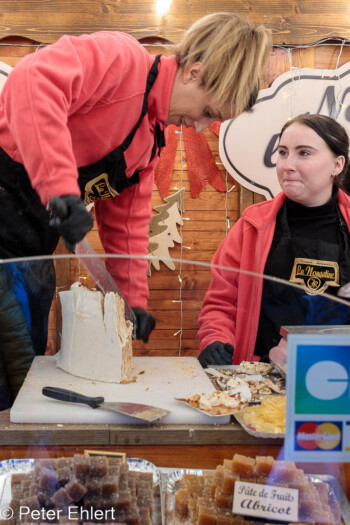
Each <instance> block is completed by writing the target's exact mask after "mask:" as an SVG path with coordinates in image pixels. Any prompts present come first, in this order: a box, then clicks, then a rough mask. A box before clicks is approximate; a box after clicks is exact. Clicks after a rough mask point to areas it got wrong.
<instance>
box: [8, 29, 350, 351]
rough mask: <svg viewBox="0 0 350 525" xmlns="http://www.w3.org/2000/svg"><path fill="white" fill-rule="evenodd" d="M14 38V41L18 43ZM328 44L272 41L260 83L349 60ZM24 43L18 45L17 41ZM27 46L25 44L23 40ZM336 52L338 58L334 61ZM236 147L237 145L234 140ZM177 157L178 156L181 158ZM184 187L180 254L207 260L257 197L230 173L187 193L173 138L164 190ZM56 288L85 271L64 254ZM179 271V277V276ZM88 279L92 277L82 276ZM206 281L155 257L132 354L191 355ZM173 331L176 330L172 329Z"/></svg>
mask: <svg viewBox="0 0 350 525" xmlns="http://www.w3.org/2000/svg"><path fill="white" fill-rule="evenodd" d="M19 44H20V45H19ZM327 44H328V45H316V46H312V47H307V48H301V49H292V50H291V52H290V53H289V52H288V49H286V48H283V47H278V46H275V47H274V49H273V50H272V52H271V56H270V60H269V65H268V70H267V71H266V72H265V78H264V84H263V87H266V86H268V85H270V84H271V82H272V81H273V79H274V78H276V77H277V76H278V75H280V74H281V73H283V72H285V71H288V70H289V68H290V64H292V65H293V66H294V67H316V68H326V69H332V68H334V67H335V66H336V64H337V62H338V65H339V66H340V65H342V64H343V63H345V62H347V61H349V60H350V51H349V49H350V48H349V47H347V46H344V48H343V50H342V54H341V56H340V57H339V56H338V55H339V51H340V46H339V43H337V42H334V43H333V45H330V44H331V42H328V43H327ZM23 45H24V47H23ZM29 45H31V46H33V47H26V46H29ZM36 48H37V47H36V44H35V43H34V42H33V41H29V40H23V39H18V38H16V37H11V38H7V39H5V40H2V41H1V47H0V60H2V61H4V62H7V63H9V64H11V65H15V64H16V63H17V62H18V60H19V59H20V58H21V56H23V55H24V54H27V53H29V52H33V51H34V50H35V49H36ZM149 51H150V52H151V53H158V52H159V51H161V52H164V53H167V50H166V48H160V47H159V46H158V47H156V46H153V47H152V46H151V47H149ZM338 58H339V61H338ZM205 136H206V139H207V141H208V144H209V146H210V149H211V151H212V154H213V155H214V158H215V160H216V161H217V162H218V163H220V159H219V154H218V139H217V137H216V136H215V135H214V134H213V133H212V132H211V131H209V130H207V131H206V132H205ZM237 147H239V145H238V146H237ZM181 158H182V160H183V162H181ZM219 168H220V170H221V171H222V176H223V178H224V179H225V178H226V176H227V175H226V172H225V170H224V169H223V167H222V166H221V165H220V164H219ZM181 180H182V187H184V188H185V213H184V217H187V218H189V219H190V220H189V221H185V222H184V226H183V229H182V232H183V244H184V245H185V246H187V247H188V248H190V249H183V258H184V259H191V260H192V259H193V260H196V261H203V262H209V261H210V259H211V257H212V255H213V254H214V252H215V250H216V248H217V247H218V246H219V244H220V242H221V240H222V239H223V238H224V236H225V233H226V225H227V222H226V216H227V218H228V219H229V221H230V226H231V227H232V225H233V224H234V222H235V221H236V220H237V218H238V217H239V215H240V213H241V212H242V211H243V209H244V208H245V207H246V206H247V205H249V204H252V203H253V202H258V201H260V200H261V197H260V196H259V195H255V194H253V193H251V192H249V191H248V190H245V189H244V188H241V187H239V185H238V184H236V183H235V182H234V181H233V180H232V179H231V177H230V176H228V186H229V187H230V188H231V186H232V184H235V188H234V189H233V190H232V191H231V192H230V193H228V194H227V195H226V194H225V193H224V192H223V193H222V192H218V191H216V190H215V189H214V188H212V187H211V186H209V185H207V186H206V187H205V188H204V190H203V191H202V193H201V195H200V196H199V197H198V198H196V199H193V198H192V197H191V194H190V191H189V180H188V174H187V165H186V153H185V149H184V144H183V142H182V141H179V145H178V151H177V155H176V159H175V164H174V171H173V179H172V184H171V189H170V193H173V192H175V191H177V189H178V188H180V182H181ZM163 202H164V201H163V200H162V198H161V196H160V195H159V192H158V190H157V188H156V187H154V192H153V199H152V207H154V206H157V205H159V204H162V203H163ZM89 239H90V241H91V243H92V244H93V246H94V247H95V249H96V250H97V251H99V252H102V248H101V245H100V243H99V239H98V234H97V232H96V230H93V231H92V232H91V233H90V234H89ZM64 252H65V248H64V247H63V246H62V245H61V244H60V246H59V248H58V250H57V253H64ZM179 255H180V246H179V245H176V246H175V248H174V249H172V250H171V256H172V257H179ZM56 267H57V279H58V289H60V288H67V287H68V286H69V284H70V283H72V282H74V280H76V279H77V277H78V276H79V272H80V275H81V276H83V277H86V274H85V272H83V271H82V270H81V269H79V268H78V266H77V265H76V263H75V262H73V263H71V264H69V265H68V264H67V262H66V261H65V260H59V261H58V262H57V266H56ZM179 274H180V276H181V281H182V282H181V283H180V281H179ZM85 282H86V283H87V284H88V285H91V284H92V282H91V281H90V280H89V278H87V280H86V281H85ZM209 282H210V271H209V269H208V268H204V267H201V266H195V265H193V264H186V263H185V262H183V263H182V269H181V273H180V265H179V264H177V267H176V270H175V271H170V270H169V269H167V268H166V267H165V266H164V265H163V264H162V263H161V270H160V271H159V272H158V271H156V270H154V269H152V275H151V277H150V278H149V287H150V301H149V310H150V311H151V312H153V313H154V315H155V316H156V319H157V327H156V330H155V331H154V332H153V334H152V336H151V339H150V342H149V343H148V344H143V343H140V342H136V343H135V345H134V349H135V354H136V355H140V354H142V355H146V354H147V355H177V354H178V353H179V351H181V355H197V354H198V343H197V340H196V332H197V328H198V324H197V318H198V314H199V311H200V305H201V301H202V298H203V296H204V293H205V291H206V289H207V287H208V284H209ZM180 284H181V297H182V303H179V302H173V301H178V300H179V294H180ZM57 305H58V302H57V300H55V301H54V303H53V307H52V310H51V315H50V330H49V342H48V348H47V353H50V354H52V353H55V351H56V349H57V340H59V333H60V319H59V308H58V306H57ZM181 328H182V332H181V333H179V330H180V329H181ZM174 334H177V335H174Z"/></svg>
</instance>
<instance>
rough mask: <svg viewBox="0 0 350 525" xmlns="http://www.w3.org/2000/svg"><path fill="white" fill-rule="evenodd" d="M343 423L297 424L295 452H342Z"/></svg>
mask: <svg viewBox="0 0 350 525" xmlns="http://www.w3.org/2000/svg"><path fill="white" fill-rule="evenodd" d="M342 429H343V427H342V422H338V421H337V422H335V421H332V422H324V421H322V422H319V423H316V422H312V423H310V422H300V421H298V422H296V423H295V450H310V451H311V450H315V451H320V450H325V451H327V450H342Z"/></svg>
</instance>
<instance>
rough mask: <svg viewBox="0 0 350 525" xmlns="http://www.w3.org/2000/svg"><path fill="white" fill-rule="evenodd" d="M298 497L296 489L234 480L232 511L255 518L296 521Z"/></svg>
mask: <svg viewBox="0 0 350 525" xmlns="http://www.w3.org/2000/svg"><path fill="white" fill-rule="evenodd" d="M298 498H299V491H298V490H296V489H287V488H284V487H274V486H272V485H260V484H259V483H248V482H244V481H236V483H235V491H234V496H233V508H232V511H233V513H234V514H243V515H244V516H255V517H257V518H268V519H273V520H279V521H288V522H292V521H298Z"/></svg>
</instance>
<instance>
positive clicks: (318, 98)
mask: <svg viewBox="0 0 350 525" xmlns="http://www.w3.org/2000/svg"><path fill="white" fill-rule="evenodd" d="M349 80H350V62H348V63H346V64H344V65H343V66H342V67H340V68H338V69H337V70H330V69H328V70H327V69H323V70H320V69H312V68H300V69H298V68H294V69H293V70H292V71H289V72H287V73H284V74H283V75H280V76H279V77H277V78H276V80H274V82H273V83H272V84H271V87H269V88H268V89H262V90H261V91H260V93H259V97H258V100H257V103H256V104H255V106H254V108H253V111H252V112H251V113H242V114H241V115H239V117H237V118H236V119H231V120H227V121H225V122H223V123H222V124H221V127H220V135H219V153H220V157H221V159H222V162H223V164H224V166H225V168H226V170H227V171H228V173H229V174H230V175H231V176H232V177H233V178H234V179H235V180H236V181H238V182H239V184H241V185H242V186H244V187H245V188H248V189H249V190H251V191H253V192H255V193H260V194H261V195H264V196H265V197H266V199H271V198H273V197H275V196H276V195H277V193H279V192H280V191H281V188H280V185H279V183H278V180H277V175H276V159H277V145H278V140H279V133H280V131H281V129H282V127H283V125H284V124H285V122H286V121H287V120H288V118H290V117H295V116H297V115H299V114H305V113H319V114H322V115H327V116H330V117H333V118H335V119H337V120H338V122H339V123H340V124H342V125H343V126H344V127H345V129H346V130H347V131H348V132H349V133H350V87H348V86H349V84H350V82H349Z"/></svg>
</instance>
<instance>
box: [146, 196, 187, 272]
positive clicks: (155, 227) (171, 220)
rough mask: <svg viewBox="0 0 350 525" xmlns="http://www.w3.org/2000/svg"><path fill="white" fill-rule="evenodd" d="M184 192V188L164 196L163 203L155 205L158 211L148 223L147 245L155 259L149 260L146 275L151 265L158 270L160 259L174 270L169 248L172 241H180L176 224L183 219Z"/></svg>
mask: <svg viewBox="0 0 350 525" xmlns="http://www.w3.org/2000/svg"><path fill="white" fill-rule="evenodd" d="M184 193H185V188H183V189H181V190H179V191H177V192H176V193H173V195H170V196H169V197H166V198H165V199H164V200H165V204H161V205H160V206H155V208H154V209H155V210H156V211H157V212H158V213H157V214H156V215H153V217H152V219H151V221H150V224H149V240H150V242H149V246H148V254H149V255H150V256H152V257H157V259H153V258H151V259H150V260H149V268H148V275H151V267H152V265H153V266H154V268H155V269H156V270H160V264H159V263H160V261H162V262H163V263H164V264H165V265H166V266H167V267H168V268H169V269H170V270H175V264H174V262H173V261H172V260H171V257H170V253H169V248H172V247H173V246H174V243H175V242H177V243H182V238H181V236H180V234H179V232H178V229H177V226H178V225H180V226H182V224H183V220H182V217H181V213H183V212H184V211H185V210H184Z"/></svg>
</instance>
